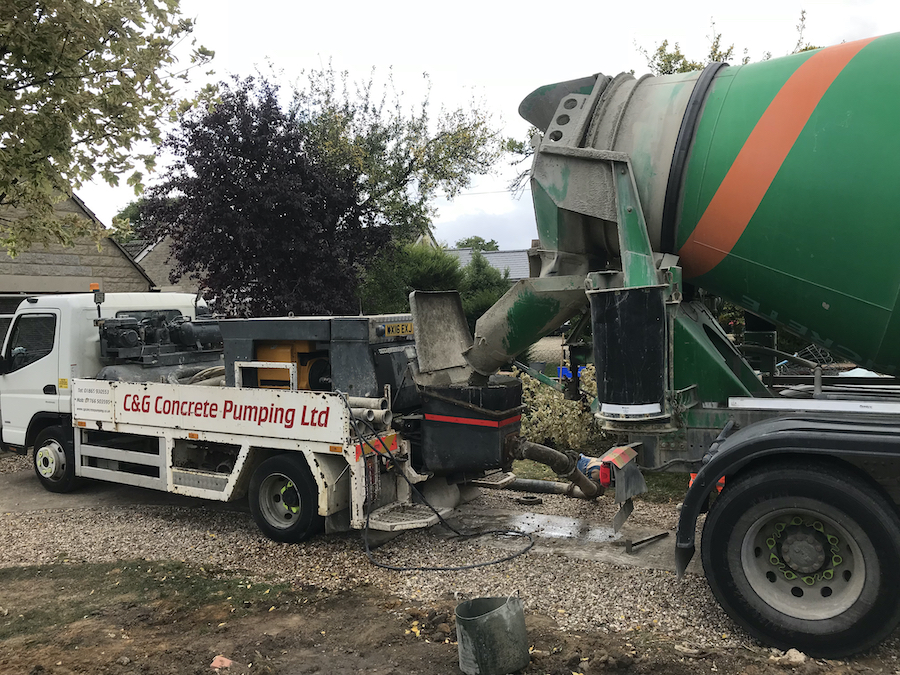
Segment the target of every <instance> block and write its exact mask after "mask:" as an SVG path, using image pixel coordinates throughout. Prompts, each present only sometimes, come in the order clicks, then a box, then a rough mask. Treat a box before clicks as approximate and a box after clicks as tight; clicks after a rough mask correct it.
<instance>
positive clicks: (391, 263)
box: [360, 244, 463, 314]
mask: <svg viewBox="0 0 900 675" xmlns="http://www.w3.org/2000/svg"><path fill="white" fill-rule="evenodd" d="M462 284H463V270H462V268H461V267H460V265H459V258H457V257H456V256H454V255H451V254H450V253H447V252H446V251H445V250H443V249H440V248H432V247H431V246H425V245H423V244H407V245H405V246H401V247H399V248H396V249H392V250H389V251H388V252H387V254H384V255H382V256H380V257H379V258H378V259H377V260H376V261H375V262H374V263H373V264H372V265H371V266H369V268H368V269H367V270H366V273H365V280H364V282H363V284H362V287H361V289H360V297H361V301H362V310H363V312H364V313H366V314H382V313H385V314H387V313H405V312H408V311H409V294H410V293H411V292H412V291H451V290H456V289H458V288H460V287H461V286H462Z"/></svg>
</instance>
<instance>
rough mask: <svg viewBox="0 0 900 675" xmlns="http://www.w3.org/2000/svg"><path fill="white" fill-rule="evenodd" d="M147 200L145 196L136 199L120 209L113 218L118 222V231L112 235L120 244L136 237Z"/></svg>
mask: <svg viewBox="0 0 900 675" xmlns="http://www.w3.org/2000/svg"><path fill="white" fill-rule="evenodd" d="M145 204H146V200H144V198H143V197H142V198H140V199H135V200H134V201H132V202H129V203H128V204H127V205H126V206H125V208H124V209H122V210H121V211H119V212H118V213H117V214H116V215H115V216H114V217H113V220H114V221H115V222H116V223H117V225H118V227H117V228H116V231H115V232H113V234H112V235H110V236H111V237H112V238H113V239H115V240H116V241H117V242H118V243H120V244H125V243H128V242H129V241H132V240H133V239H134V237H135V234H134V233H135V230H136V229H139V228H140V227H141V224H142V221H141V217H142V215H143V211H144V205H145Z"/></svg>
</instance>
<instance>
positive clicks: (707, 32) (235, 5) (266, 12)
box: [78, 0, 900, 249]
mask: <svg viewBox="0 0 900 675" xmlns="http://www.w3.org/2000/svg"><path fill="white" fill-rule="evenodd" d="M181 4H182V8H183V10H184V13H185V15H187V16H189V17H192V18H194V19H196V25H197V28H196V32H195V35H196V37H197V39H198V42H200V43H201V44H203V45H205V46H206V47H208V48H210V49H212V50H214V51H215V52H216V57H215V59H214V61H213V64H212V68H214V69H215V71H216V75H217V77H216V79H219V78H221V77H222V76H225V75H226V74H229V73H235V74H238V75H248V74H251V73H253V72H255V70H256V67H257V66H261V67H262V66H264V64H265V63H266V61H267V60H269V61H271V62H272V64H273V65H274V66H275V67H276V68H278V69H279V70H281V71H283V81H284V83H285V84H289V83H290V81H292V80H294V79H296V78H297V77H298V76H299V75H300V74H301V73H302V72H303V70H304V69H309V68H317V67H320V66H321V65H323V64H326V63H327V62H328V61H329V60H330V61H331V62H332V63H333V65H334V67H335V69H336V70H345V69H346V70H348V71H349V72H350V76H351V78H353V79H364V78H366V77H367V76H368V74H369V72H370V70H371V68H372V67H373V66H374V67H375V68H376V73H382V74H384V73H386V72H387V70H388V69H389V68H392V69H393V74H394V80H395V82H396V84H397V88H398V89H399V90H400V91H403V92H405V95H406V96H407V97H408V100H409V101H410V105H414V104H415V103H417V102H420V101H421V100H422V96H423V94H424V88H423V86H424V85H423V77H422V75H423V73H426V72H427V73H428V75H429V76H430V78H431V82H432V94H431V98H432V102H433V105H434V106H435V107H439V106H440V105H442V104H443V105H445V106H447V107H451V108H452V107H457V106H460V105H465V104H466V103H467V102H468V101H469V100H471V98H472V96H473V95H474V96H475V97H477V98H481V99H482V100H483V101H484V104H485V106H486V107H487V109H489V110H490V111H491V113H492V114H493V116H494V120H495V123H496V124H497V125H498V126H500V127H501V128H502V129H503V130H504V131H505V133H506V134H507V135H510V136H514V137H517V138H524V135H525V133H526V130H527V128H528V126H527V124H526V123H525V122H524V121H522V120H521V119H520V118H519V117H518V115H517V113H516V109H517V108H518V104H519V102H520V101H521V100H522V98H524V97H525V96H526V95H527V94H528V93H530V92H531V91H533V90H534V89H536V88H537V87H539V86H541V85H544V84H549V83H552V82H558V81H562V80H569V79H573V78H576V77H581V76H584V75H590V74H592V73H597V72H601V73H604V74H607V75H615V74H617V73H619V72H622V71H626V70H631V69H634V70H635V72H636V73H638V74H641V73H643V72H646V70H647V66H646V60H645V59H644V58H643V56H642V55H641V54H640V52H639V50H638V48H639V47H643V48H646V49H648V50H652V49H653V48H654V47H655V46H656V45H658V44H659V43H660V42H661V41H662V40H665V39H668V40H669V42H670V43H673V42H678V43H679V44H680V45H681V48H682V51H683V52H684V53H685V54H686V55H687V56H688V57H691V58H695V59H701V58H702V57H703V55H704V54H705V53H706V52H707V51H708V48H709V36H711V35H712V30H711V28H710V21H711V20H714V21H715V28H716V31H717V32H720V33H722V37H723V41H724V43H725V45H729V44H732V43H733V44H734V46H735V53H736V54H737V55H738V57H739V58H740V56H741V55H743V53H744V50H747V53H748V55H749V56H750V57H751V59H753V60H758V59H760V58H762V57H763V55H764V54H765V53H766V52H771V53H772V54H773V56H781V55H784V54H787V53H789V52H790V51H791V50H792V49H793V47H794V45H795V44H796V42H797V30H796V25H797V23H798V20H799V17H800V11H801V9H806V13H807V19H806V33H805V39H806V40H807V41H808V42H811V43H812V44H815V45H823V46H827V45H832V44H837V43H839V42H842V41H850V40H855V39H858V38H863V37H871V36H875V35H883V34H886V33H892V32H900V2H898V0H836V1H832V2H827V1H824V0H817V1H806V2H799V1H797V0H749V1H747V0H745V1H743V2H733V1H730V0H686V1H684V2H660V1H658V0H645V1H643V2H642V1H640V0H638V1H633V2H621V0H620V1H618V2H610V1H607V2H603V1H602V0H600V1H598V0H594V1H592V2H582V1H580V0H572V1H570V2H566V3H560V2H542V3H536V2H528V1H519V2H499V1H496V0H479V1H477V2H476V1H473V0H456V1H454V2H446V3H445V2H421V1H417V2H400V1H391V0H380V1H377V2H373V1H371V0H369V1H366V2H362V1H360V0H344V1H342V2H321V1H319V2H310V1H309V0H255V1H253V2H247V1H246V0H240V1H238V0H182V2H181ZM896 67H897V64H892V67H891V69H890V70H886V71H885V75H886V76H891V77H896ZM499 169H500V171H499V172H498V175H497V176H493V177H486V178H482V179H479V180H478V181H477V183H476V184H475V185H473V187H472V188H471V189H470V190H469V191H468V192H467V193H465V194H463V195H461V196H459V197H457V198H456V199H455V200H454V201H453V202H452V203H445V202H441V203H440V204H439V212H440V213H439V216H438V219H437V220H436V223H435V233H436V236H437V238H438V240H439V241H443V242H445V243H448V244H451V245H452V244H453V243H454V242H455V241H456V240H457V239H460V238H462V237H467V236H470V235H473V234H477V235H480V236H482V237H484V238H486V239H496V240H497V241H498V242H499V243H500V246H501V248H504V249H516V248H527V247H528V246H529V245H530V242H531V240H532V239H533V238H534V237H535V236H536V233H535V226H534V216H533V214H532V209H531V199H530V194H529V193H528V192H526V193H525V194H524V195H523V196H522V198H521V199H519V200H516V199H514V198H512V197H511V196H510V195H509V194H508V193H505V192H504V187H505V186H506V184H507V183H508V180H509V177H510V175H511V174H510V172H511V169H510V168H509V167H508V166H504V167H499ZM78 194H79V195H80V196H81V197H82V198H83V199H84V200H85V202H86V203H87V205H88V206H89V207H90V208H91V209H92V210H93V211H94V212H95V213H96V214H97V215H98V216H99V217H100V219H101V220H102V221H103V222H104V223H107V224H108V223H109V222H110V221H111V220H112V217H113V215H115V214H116V213H117V212H118V211H119V210H120V209H121V208H122V207H123V206H125V205H126V204H127V203H128V202H129V201H131V200H132V199H133V198H134V195H133V192H131V190H130V189H128V188H120V189H115V190H114V189H111V188H108V187H106V186H105V185H86V186H84V187H83V188H82V189H81V190H79V192H78Z"/></svg>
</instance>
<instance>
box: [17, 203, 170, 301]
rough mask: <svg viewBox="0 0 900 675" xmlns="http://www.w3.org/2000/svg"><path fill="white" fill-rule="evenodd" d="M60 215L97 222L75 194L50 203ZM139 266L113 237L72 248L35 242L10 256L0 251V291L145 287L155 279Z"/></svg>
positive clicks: (142, 289)
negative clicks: (79, 217) (98, 246)
mask: <svg viewBox="0 0 900 675" xmlns="http://www.w3.org/2000/svg"><path fill="white" fill-rule="evenodd" d="M54 210H55V211H56V212H57V213H59V214H60V215H67V214H71V213H75V214H77V215H79V216H82V217H85V218H90V219H91V220H93V221H94V222H96V223H98V224H99V221H98V220H97V217H96V216H95V215H94V214H93V213H92V212H91V210H90V209H88V208H87V207H86V206H85V204H84V202H82V201H81V200H80V199H79V198H78V197H76V196H73V197H70V198H69V199H66V200H63V201H62V202H60V203H59V204H57V205H56V206H55V207H54ZM22 215H23V213H22V212H20V211H18V210H15V209H8V210H6V211H4V217H7V218H13V219H15V218H16V217H17V216H18V217H21V216H22ZM151 279H152V277H148V276H147V275H146V274H145V273H144V272H143V270H142V269H141V268H140V267H139V266H138V265H137V264H136V263H135V262H134V261H133V260H132V259H131V258H129V257H128V255H127V254H126V253H125V252H124V251H123V250H122V249H121V248H120V247H119V246H118V245H117V244H116V243H115V242H114V241H112V240H108V239H105V240H102V243H101V246H100V249H99V250H98V248H97V242H96V241H94V240H93V239H91V238H89V237H85V238H83V239H79V240H78V241H77V242H76V243H75V245H74V246H71V247H64V246H62V245H60V244H50V245H48V246H43V245H42V244H35V245H33V246H32V247H31V248H30V249H29V250H28V251H25V252H23V253H20V254H19V255H18V256H16V257H15V258H10V257H9V256H8V255H7V254H6V252H5V251H3V250H2V249H0V293H79V292H87V291H89V290H90V286H91V284H92V283H97V284H100V290H101V291H104V292H106V293H129V292H130V293H134V292H146V291H149V290H150V289H151V288H152V286H153V282H152V281H151Z"/></svg>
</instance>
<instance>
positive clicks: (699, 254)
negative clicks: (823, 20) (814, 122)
mask: <svg viewBox="0 0 900 675" xmlns="http://www.w3.org/2000/svg"><path fill="white" fill-rule="evenodd" d="M874 39H875V38H869V39H866V40H857V41H856V42H848V43H846V44H842V45H836V46H834V47H829V48H827V49H823V50H821V51H819V52H817V53H816V54H813V55H812V56H811V57H810V58H809V59H807V61H805V62H804V63H803V64H802V65H801V66H800V67H799V68H797V70H796V71H795V72H794V74H793V75H791V77H790V78H789V79H788V81H787V82H785V83H784V86H783V87H782V88H781V90H780V91H779V92H778V94H777V95H776V96H775V98H774V99H773V100H772V102H771V103H770V104H769V107H768V108H766V111H765V112H764V113H763V115H762V117H760V118H759V121H758V122H757V123H756V126H755V127H754V128H753V131H752V132H750V136H749V137H748V138H747V141H746V142H745V143H744V146H743V147H742V148H741V151H740V152H739V153H738V156H737V158H736V159H735V160H734V163H733V164H732V165H731V168H730V169H729V170H728V173H727V174H726V175H725V178H724V179H723V180H722V183H721V185H719V189H718V190H717V191H716V194H715V195H713V198H712V201H710V203H709V206H707V207H706V211H704V213H703V216H702V217H701V218H700V222H699V223H697V226H696V227H695V228H694V231H693V232H691V235H690V236H689V237H688V240H687V241H686V242H685V243H684V246H682V247H681V250H680V251H679V252H678V254H679V256H680V257H681V265H682V267H683V269H684V272H685V276H686V277H688V278H690V277H697V276H700V275H701V274H705V273H706V272H709V271H710V270H711V269H713V268H714V267H715V266H716V265H718V264H719V263H720V262H722V260H723V259H724V258H725V256H727V255H728V254H729V253H730V252H731V249H732V248H733V247H734V245H735V244H736V243H737V241H738V239H740V237H741V235H742V234H743V232H744V229H745V228H746V227H747V223H749V222H750V219H751V218H752V217H753V214H754V213H756V209H757V208H758V207H759V204H760V202H761V201H762V199H763V197H764V196H765V194H766V191H767V190H768V189H769V186H770V185H771V184H772V181H773V180H774V179H775V175H776V174H777V173H778V170H779V169H780V168H781V165H782V163H783V162H784V160H785V158H786V157H787V155H788V153H789V152H790V151H791V148H792V147H793V146H794V143H795V141H796V140H797V137H798V136H799V135H800V132H801V131H803V127H804V126H806V123H807V121H809V118H810V116H811V115H812V113H813V111H814V110H815V109H816V106H817V105H819V101H820V100H821V99H822V96H824V94H825V92H826V91H828V88H829V87H830V86H831V84H832V82H834V80H835V78H837V76H838V75H839V74H840V72H841V71H842V70H843V69H844V67H845V66H846V65H847V64H848V63H849V62H850V60H851V59H852V58H853V57H854V56H856V54H858V53H859V51H860V50H861V49H862V48H863V47H865V46H866V45H867V44H869V43H870V42H871V41H872V40H874Z"/></svg>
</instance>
